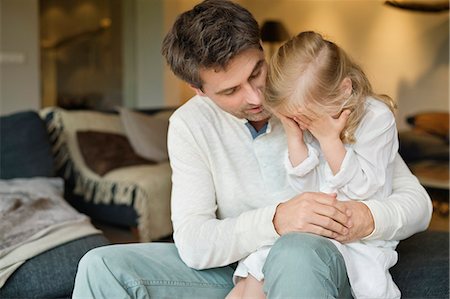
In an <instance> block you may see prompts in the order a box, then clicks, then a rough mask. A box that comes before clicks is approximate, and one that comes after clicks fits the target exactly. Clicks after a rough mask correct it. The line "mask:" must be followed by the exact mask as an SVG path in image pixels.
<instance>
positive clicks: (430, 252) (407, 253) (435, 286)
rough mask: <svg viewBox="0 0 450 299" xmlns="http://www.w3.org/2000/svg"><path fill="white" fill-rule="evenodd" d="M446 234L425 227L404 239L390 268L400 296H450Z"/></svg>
mask: <svg viewBox="0 0 450 299" xmlns="http://www.w3.org/2000/svg"><path fill="white" fill-rule="evenodd" d="M448 241H449V234H448V232H436V231H426V232H422V233H418V234H415V235H413V236H412V237H410V238H408V239H406V240H403V241H401V242H400V244H399V245H398V247H397V251H398V255H399V260H398V263H397V264H396V265H395V266H394V267H393V268H392V269H391V271H390V272H391V274H392V278H393V279H394V281H395V283H396V284H397V286H398V287H399V289H400V291H401V292H402V298H448V297H449V278H448V273H449V264H448V258H449V243H448Z"/></svg>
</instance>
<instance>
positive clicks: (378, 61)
mask: <svg viewBox="0 0 450 299" xmlns="http://www.w3.org/2000/svg"><path fill="white" fill-rule="evenodd" d="M169 2H176V3H177V4H176V5H175V4H173V3H172V7H171V8H172V11H171V13H170V15H168V16H166V17H168V18H171V19H170V20H167V21H166V22H165V24H166V26H170V24H172V22H173V20H174V16H176V15H177V14H178V13H180V12H182V11H184V10H186V9H190V8H191V7H192V6H193V5H195V3H198V2H199V1H193V0H177V1H175V0H173V1H169ZM236 2H238V3H240V4H242V5H243V6H244V7H246V8H248V9H249V10H250V11H251V12H252V13H253V15H254V16H255V18H256V19H257V21H258V22H259V23H260V24H262V22H263V21H264V20H267V19H277V20H282V21H283V23H284V24H285V26H286V27H287V29H288V31H289V33H290V34H291V35H293V34H295V33H298V32H300V31H305V30H315V31H319V32H321V33H323V34H325V35H326V36H327V37H328V38H330V39H332V40H333V41H335V42H336V43H337V44H339V45H340V46H342V47H343V48H344V49H345V50H346V51H347V53H349V55H350V56H352V57H353V58H354V60H356V61H357V62H358V63H359V64H360V65H361V66H362V67H363V69H364V70H365V71H366V74H367V75H368V77H369V79H370V81H371V82H372V85H373V88H374V90H375V91H376V92H378V93H385V94H388V95H390V96H391V97H393V98H395V99H397V100H398V103H399V111H398V116H397V121H398V126H399V128H404V127H405V126H406V124H405V122H404V118H405V116H407V115H410V114H412V113H415V112H417V111H423V110H444V111H448V100H449V88H448V82H449V76H448V70H449V68H448V60H449V57H448V53H449V23H448V12H444V13H439V14H430V13H418V12H411V11H405V10H400V9H396V8H392V7H388V6H385V5H383V1H359V0H345V1H344V0H340V1H336V0H321V1H315V0H277V1H272V0H241V1H236ZM268 8H270V9H268ZM175 10H176V11H175ZM167 28H169V27H166V30H167ZM166 80H167V76H166ZM171 82H172V83H173V84H170V83H166V85H165V86H166V90H167V89H168V88H169V87H168V86H170V88H171V89H173V88H174V86H177V90H178V95H179V96H180V102H182V101H184V100H185V99H186V98H188V97H189V96H190V95H191V92H190V91H189V90H187V89H186V87H185V84H183V83H180V82H179V81H176V80H174V81H171ZM171 93H172V94H175V92H174V91H173V90H171ZM166 101H168V100H167V99H166Z"/></svg>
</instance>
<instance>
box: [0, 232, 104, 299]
mask: <svg viewBox="0 0 450 299" xmlns="http://www.w3.org/2000/svg"><path fill="white" fill-rule="evenodd" d="M106 244H109V242H108V240H107V239H106V238H105V237H104V236H103V235H92V236H88V237H84V238H80V239H77V240H74V241H71V242H68V243H66V244H63V245H61V246H58V247H55V248H53V249H50V250H48V251H46V252H44V253H41V254H40V255H37V256H35V257H33V258H31V259H30V260H28V261H27V262H26V263H25V264H23V265H22V266H21V267H19V269H17V270H16V271H15V272H14V273H13V274H12V275H11V277H9V278H8V280H7V281H6V284H5V285H4V286H3V287H2V288H1V289H0V298H70V297H71V295H72V291H73V286H74V283H75V275H76V273H77V267H78V262H79V260H80V259H81V257H82V256H83V255H84V254H85V253H86V252H88V251H89V250H90V249H92V248H95V247H99V246H103V245H106Z"/></svg>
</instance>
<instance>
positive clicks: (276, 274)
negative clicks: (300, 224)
mask: <svg viewBox="0 0 450 299" xmlns="http://www.w3.org/2000/svg"><path fill="white" fill-rule="evenodd" d="M263 272H264V280H265V282H264V292H265V293H266V294H267V298H270V299H272V298H352V295H351V288H350V283H349V281H348V278H347V271H346V269H345V263H344V258H343V257H342V255H341V253H340V252H339V251H338V249H337V248H336V246H334V245H333V243H331V242H330V241H329V240H328V239H326V238H324V237H320V236H316V235H312V234H306V233H290V234H287V235H284V236H282V237H280V238H279V239H278V240H277V242H275V244H274V245H273V247H272V248H271V250H270V253H269V256H268V257H267V260H266V263H265V265H264V268H263Z"/></svg>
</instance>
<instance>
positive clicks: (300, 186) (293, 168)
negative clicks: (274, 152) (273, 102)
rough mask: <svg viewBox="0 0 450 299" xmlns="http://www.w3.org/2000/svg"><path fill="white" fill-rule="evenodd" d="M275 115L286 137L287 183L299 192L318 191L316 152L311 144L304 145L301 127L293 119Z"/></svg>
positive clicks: (317, 159) (317, 160)
mask: <svg viewBox="0 0 450 299" xmlns="http://www.w3.org/2000/svg"><path fill="white" fill-rule="evenodd" d="M276 116H277V117H278V118H279V119H280V121H281V123H282V124H283V128H284V131H285V133H286V138H287V144H288V153H287V157H286V158H285V168H286V171H287V173H288V181H289V184H290V185H291V186H292V188H294V190H297V191H299V192H311V191H318V186H319V184H318V176H317V173H316V171H315V170H316V169H315V168H316V166H317V165H319V158H318V157H319V155H318V152H317V151H316V150H315V149H314V148H313V147H312V146H310V145H306V143H305V141H304V138H303V129H302V128H301V127H300V126H299V124H298V123H297V122H296V121H295V120H294V119H292V118H288V117H286V116H284V115H281V114H279V113H277V114H276Z"/></svg>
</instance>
